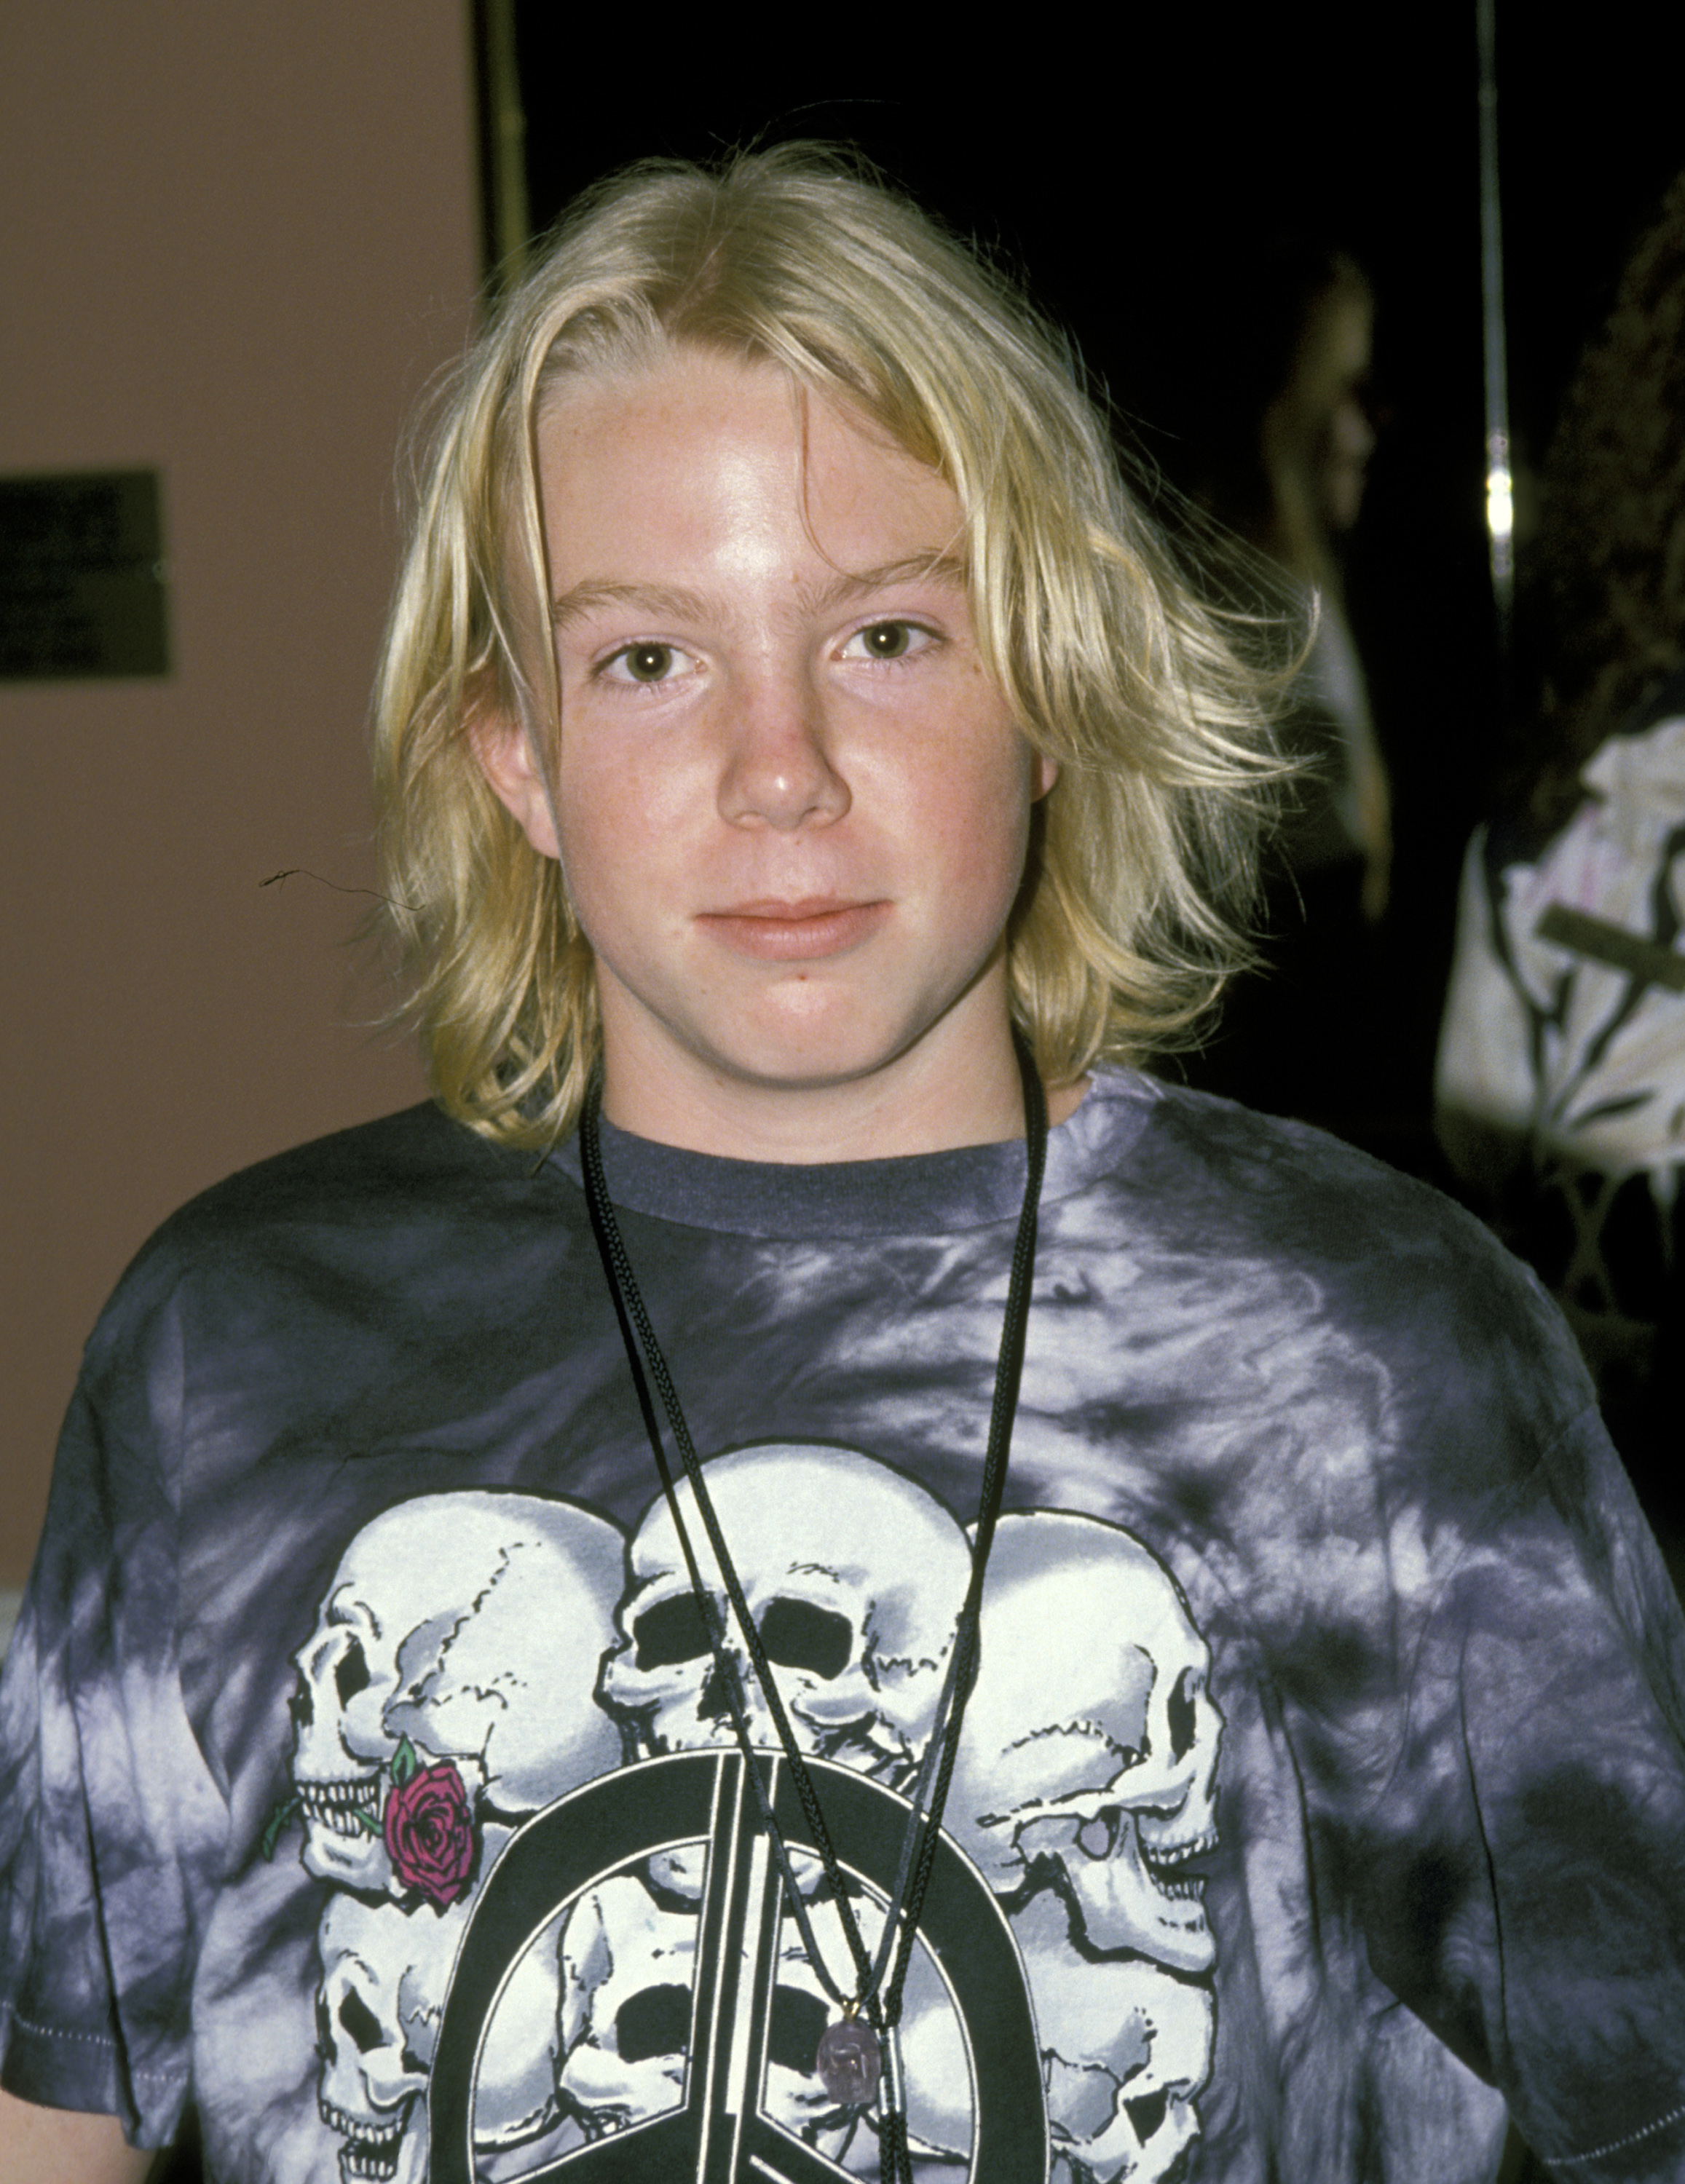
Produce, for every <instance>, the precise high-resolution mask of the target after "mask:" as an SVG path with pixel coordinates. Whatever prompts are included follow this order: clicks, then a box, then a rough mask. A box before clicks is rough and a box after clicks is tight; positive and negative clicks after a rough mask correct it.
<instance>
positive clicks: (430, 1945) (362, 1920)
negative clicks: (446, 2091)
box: [316, 1892, 466, 2184]
mask: <svg viewBox="0 0 1685 2184" xmlns="http://www.w3.org/2000/svg"><path fill="white" fill-rule="evenodd" d="M465 1924H466V1903H458V1904H455V1905H453V1906H452V1908H450V1909H449V1911H447V1912H445V1913H444V1914H442V1915H441V1914H438V1913H436V1912H434V1911H432V1910H431V1909H428V1908H422V1909H421V1910H419V1911H416V1912H414V1913H406V1912H405V1911H403V1910H401V1909H400V1908H399V1906H398V1905H396V1904H395V1903H380V1904H371V1903H365V1902H364V1901H363V1900H362V1898H361V1897H357V1896H351V1895H343V1894H340V1893H338V1892H336V1893H335V1895H334V1896H333V1897H332V1899H331V1900H330V1902H329V1903H328V1907H327V1909H326V1912H325V1914H323V1917H322V1922H321V1931H320V1934H319V1936H318V1947H319V1948H320V1951H321V1963H322V1975H321V1985H320V1986H318V1988H317V1989H316V2048H317V2052H318V2053H319V2054H320V2055H321V2088H320V2092H319V2094H318V2098H317V2105H318V2107H319V2108H320V2109H321V2120H322V2121H323V2122H324V2123H325V2124H326V2126H328V2128H329V2130H330V2131H335V2132H337V2133H338V2136H339V2138H340V2140H341V2142H342V2144H341V2147H340V2155H339V2173H340V2176H341V2177H342V2179H343V2184H354V2180H360V2179H364V2178H368V2179H373V2180H377V2181H378V2184H426V2179H427V2099H426V2095H427V2071H428V2068H429V2066H430V2065H431V2064H432V2057H433V2043H434V2042H435V2040H436V2039H437V2037H438V2020H439V2013H440V2011H441V2009H443V2007H444V1991H445V1986H446V1983H447V1981H449V1976H450V1967H451V1964H452V1963H453V1962H454V1961H455V1955H456V1947H457V1944H458V1942H460V1940H461V1938H462V1928H463V1926H464V1925H465Z"/></svg>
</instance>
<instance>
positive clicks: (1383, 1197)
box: [1117, 1084, 1593, 1420]
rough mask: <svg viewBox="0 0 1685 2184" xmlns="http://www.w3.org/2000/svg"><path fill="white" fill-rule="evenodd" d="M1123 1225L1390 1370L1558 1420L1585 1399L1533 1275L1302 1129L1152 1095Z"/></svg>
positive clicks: (1392, 1173) (1425, 1197) (1385, 1173)
mask: <svg viewBox="0 0 1685 2184" xmlns="http://www.w3.org/2000/svg"><path fill="white" fill-rule="evenodd" d="M1152 1090H1153V1095H1154V1098H1153V1109H1152V1120H1151V1123H1150V1125H1149V1127H1148V1128H1147V1129H1146V1130H1145V1131H1143V1132H1142V1134H1141V1138H1140V1139H1139V1142H1138V1145H1137V1146H1136V1148H1135V1155H1134V1157H1133V1159H1132V1161H1131V1162H1130V1169H1129V1172H1128V1173H1127V1175H1126V1176H1124V1175H1122V1174H1120V1175H1119V1178H1118V1179H1117V1187H1118V1188H1119V1191H1120V1193H1121V1195H1120V1200H1119V1216H1120V1217H1121V1218H1123V1219H1124V1220H1127V1222H1128V1223H1129V1224H1130V1227H1131V1229H1135V1230H1136V1231H1137V1232H1138V1233H1141V1234H1144V1235H1145V1236H1146V1237H1147V1239H1148V1240H1149V1241H1148V1242H1147V1245H1146V1246H1145V1248H1146V1250H1147V1251H1148V1252H1149V1253H1150V1254H1151V1255H1152V1256H1155V1257H1157V1258H1158V1260H1159V1261H1160V1262H1180V1264H1181V1265H1183V1266H1187V1265H1189V1264H1193V1265H1195V1266H1197V1268H1198V1269H1199V1270H1200V1275H1201V1278H1202V1279H1203V1280H1204V1282H1205V1283H1206V1284H1208V1295H1210V1296H1211V1297H1212V1299H1213V1301H1214V1308H1216V1309H1219V1310H1220V1309H1222V1307H1221V1305H1220V1304H1219V1302H1218V1301H1219V1300H1222V1299H1228V1300H1230V1301H1231V1303H1232V1302H1233V1301H1235V1300H1236V1299H1242V1298H1244V1299H1249V1300H1251V1301H1252V1302H1251V1304H1250V1307H1249V1308H1250V1309H1252V1310H1253V1311H1254V1312H1263V1313H1264V1314H1265V1315H1266V1316H1268V1315H1269V1313H1270V1312H1271V1311H1272V1306H1271V1303H1270V1300H1271V1298H1272V1297H1274V1296H1275V1295H1280V1299H1281V1310H1282V1312H1283V1314H1284V1316H1289V1317H1292V1318H1293V1319H1295V1321H1296V1322H1297V1323H1298V1324H1300V1325H1302V1326H1308V1325H1314V1324H1319V1323H1320V1324H1322V1325H1325V1326H1337V1327H1338V1328H1339V1329H1340V1330H1341V1331H1342V1334H1345V1335H1346V1336H1347V1337H1349V1338H1351V1339H1352V1340H1355V1341H1356V1342H1358V1343H1359V1344H1360V1345H1361V1346H1363V1347H1364V1348H1365V1349H1366V1350H1368V1351H1370V1352H1372V1354H1374V1355H1375V1357H1378V1358H1381V1359H1384V1360H1387V1361H1390V1362H1391V1363H1392V1366H1393V1367H1394V1368H1395V1369H1396V1370H1398V1371H1399V1372H1409V1373H1413V1374H1414V1375H1416V1376H1419V1377H1424V1378H1427V1379H1431V1378H1432V1377H1433V1376H1434V1375H1435V1374H1436V1373H1447V1374H1448V1375H1449V1378H1448V1379H1447V1380H1446V1383H1445V1385H1447V1386H1449V1385H1451V1381H1452V1380H1453V1379H1460V1378H1462V1377H1463V1376H1461V1375H1459V1374H1458V1373H1457V1372H1456V1371H1455V1369H1454V1368H1455V1366H1456V1363H1457V1362H1458V1361H1461V1362H1462V1363H1463V1365H1465V1367H1466V1368H1468V1369H1467V1376H1466V1377H1467V1378H1468V1379H1470V1381H1474V1380H1479V1381H1481V1382H1482V1383H1484V1384H1487V1385H1491V1386H1493V1387H1501V1386H1506V1385H1507V1387H1508V1388H1509V1390H1510V1392H1511V1393H1512V1394H1513V1395H1514V1396H1515V1397H1516V1398H1517V1400H1518V1401H1521V1403H1522V1406H1523V1407H1527V1403H1528V1400H1529V1398H1528V1396H1527V1390H1528V1389H1529V1386H1530V1385H1531V1387H1532V1392H1533V1396H1540V1395H1542V1394H1543V1391H1544V1390H1546V1389H1547V1388H1548V1390H1549V1391H1550V1401H1549V1405H1548V1407H1549V1408H1550V1409H1551V1410H1552V1411H1553V1412H1554V1413H1555V1414H1556V1415H1557V1417H1558V1418H1559V1419H1561V1420H1565V1419H1566V1418H1567V1416H1568V1415H1569V1414H1571V1413H1572V1414H1576V1415H1577V1414H1578V1412H1580V1411H1581V1410H1582V1408H1583V1407H1585V1406H1587V1405H1588V1404H1590V1403H1591V1402H1592V1401H1593V1395H1592V1390H1591V1387H1590V1384H1589V1382H1588V1381H1587V1379H1585V1376H1584V1373H1583V1370H1582V1365H1581V1362H1580V1359H1579V1356H1578V1352H1577V1350H1576V1347H1575V1346H1574V1344H1573V1341H1572V1338H1571V1336H1570V1335H1569V1334H1568V1331H1567V1329H1566V1328H1565V1325H1564V1323H1563V1321H1562V1318H1561V1315H1560V1313H1559V1312H1558V1310H1557V1308H1556V1307H1555V1306H1554V1304H1553V1303H1552V1302H1551V1301H1550V1299H1549V1297H1548V1295H1546V1294H1545V1291H1544V1290H1543V1287H1542V1286H1541V1284H1539V1282H1538V1280H1537V1278H1536V1277H1535V1276H1534V1274H1533V1273H1532V1271H1531V1270H1530V1269H1529V1268H1526V1267H1525V1266H1523V1265H1522V1264H1521V1262H1520V1261H1519V1260H1517V1259H1516V1258H1515V1257H1514V1256H1512V1255H1511V1254H1510V1253H1509V1251H1506V1250H1505V1249H1504V1246H1503V1245H1501V1244H1500V1243H1499V1242H1498V1239H1497V1238H1496V1237H1495V1236H1494V1235H1493V1233H1492V1231H1491V1230H1490V1229H1487V1227H1486V1225H1485V1224H1484V1223H1482V1222H1481V1221H1480V1220H1478V1219H1477V1218H1476V1217H1475V1216H1474V1215H1473V1214H1472V1213H1470V1212H1468V1211H1467V1209H1466V1208H1465V1207H1463V1206H1459V1205H1458V1204H1456V1203H1455V1202H1454V1201H1453V1200H1452V1199H1450V1198H1448V1197H1447V1196H1446V1195H1445V1194H1444V1193H1443V1192H1442V1191H1440V1190H1437V1189H1435V1188H1434V1186H1433V1185H1431V1184H1428V1183H1426V1182H1422V1181H1420V1180H1419V1179H1418V1178H1415V1177H1414V1176H1411V1175H1408V1174H1405V1173H1403V1172H1402V1171H1400V1170H1399V1169H1398V1168H1395V1167H1389V1166H1388V1165H1386V1163H1385V1162H1381V1161H1380V1160H1377V1159H1375V1158H1374V1157H1373V1156H1370V1154H1368V1153H1365V1152H1362V1151H1359V1150H1358V1148H1357V1147H1355V1146H1353V1145H1347V1144H1346V1143H1345V1142H1344V1141H1342V1139H1337V1138H1335V1137H1332V1136H1331V1135H1330V1134H1327V1133H1326V1132H1325V1131H1323V1130H1320V1129H1317V1128H1313V1127H1312V1126H1310V1125H1309V1124H1307V1123H1297V1122H1292V1121H1286V1120H1283V1119H1281V1118H1279V1117H1274V1116H1268V1115H1262V1114H1258V1113H1255V1112H1253V1111H1252V1110H1250V1109H1247V1108H1244V1107H1240V1106H1236V1105H1235V1104H1234V1103H1233V1102H1232V1101H1230V1100H1221V1099H1219V1098H1216V1097H1215V1096H1214V1095H1210V1094H1208V1093H1203V1092H1195V1091H1191V1090H1188V1089H1185V1088H1182V1087H1179V1086H1174V1085H1168V1084H1163V1085H1161V1084H1155V1085H1154V1086H1153V1088H1152Z"/></svg>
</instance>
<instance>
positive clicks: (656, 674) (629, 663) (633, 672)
mask: <svg viewBox="0 0 1685 2184" xmlns="http://www.w3.org/2000/svg"><path fill="white" fill-rule="evenodd" d="M682 658H683V655H682V654H681V653H680V652H679V650H678V648H677V646H675V645H671V644H623V645H622V647H621V648H620V650H619V651H618V652H614V653H611V654H610V655H609V657H608V658H607V659H606V660H605V661H604V662H603V664H602V666H601V667H600V669H599V673H600V674H601V675H603V676H604V677H606V678H607V679H608V680H609V681H610V682H645V683H648V682H668V681H669V680H671V678H672V674H673V671H674V670H675V668H677V666H678V663H679V661H680V660H681V659H682Z"/></svg>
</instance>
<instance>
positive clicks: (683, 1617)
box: [632, 1592, 712, 1669]
mask: <svg viewBox="0 0 1685 2184" xmlns="http://www.w3.org/2000/svg"><path fill="white" fill-rule="evenodd" d="M632 1635H633V1638H634V1639H635V1640H636V1641H637V1646H638V1666H639V1668H640V1669H671V1668H675V1667H677V1665H678V1663H680V1662H681V1661H698V1660H700V1659H701V1658H702V1656H703V1655H704V1654H705V1653H707V1652H711V1650H712V1648H711V1646H710V1645H709V1643H708V1626H707V1624H706V1623H704V1621H703V1620H702V1610H701V1608H700V1607H699V1606H698V1604H697V1601H696V1596H695V1593H691V1592H681V1593H678V1594H676V1595H675V1596H674V1597H673V1598H672V1599H671V1600H658V1601H656V1603H655V1605H654V1606H653V1607H646V1608H645V1609H644V1613H642V1614H641V1615H640V1616H639V1618H638V1620H637V1623H636V1624H635V1625H634V1626H633V1634H632Z"/></svg>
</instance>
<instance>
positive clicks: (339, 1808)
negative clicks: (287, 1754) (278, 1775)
mask: <svg viewBox="0 0 1685 2184" xmlns="http://www.w3.org/2000/svg"><path fill="white" fill-rule="evenodd" d="M293 1787H294V1789H295V1790H297V1791H298V1793H299V1805H300V1806H301V1807H302V1808H303V1811H304V1819H305V1820H306V1821H307V1822H310V1821H314V1822H315V1823H317V1824H318V1825H321V1826H322V1827H325V1828H326V1829H327V1830H329V1831H330V1832H331V1833H332V1834H333V1835H337V1836H371V1835H374V1834H377V1833H378V1827H377V1822H378V1821H379V1819H380V1776H379V1775H353V1776H351V1777H350V1778H349V1780H344V1781H340V1782H300V1781H299V1780H296V1778H295V1780H294V1782H293Z"/></svg>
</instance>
